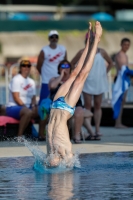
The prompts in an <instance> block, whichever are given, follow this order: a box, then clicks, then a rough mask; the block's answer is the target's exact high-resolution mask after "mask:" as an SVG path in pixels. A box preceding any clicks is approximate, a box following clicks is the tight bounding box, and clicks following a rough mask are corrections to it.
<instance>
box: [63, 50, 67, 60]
mask: <svg viewBox="0 0 133 200" xmlns="http://www.w3.org/2000/svg"><path fill="white" fill-rule="evenodd" d="M64 60H67V51H66V53H65V57H64Z"/></svg>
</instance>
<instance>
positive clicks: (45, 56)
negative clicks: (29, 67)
mask: <svg viewBox="0 0 133 200" xmlns="http://www.w3.org/2000/svg"><path fill="white" fill-rule="evenodd" d="M48 39H49V42H50V43H49V45H46V46H44V47H43V48H42V50H41V52H40V54H39V56H38V61H37V69H38V71H39V73H40V75H41V78H42V87H41V92H40V102H41V100H42V99H45V98H47V97H48V95H49V89H48V83H49V80H50V79H51V78H52V77H56V76H58V72H57V67H58V64H59V63H60V62H61V61H62V60H64V59H67V52H66V48H65V47H64V46H63V45H59V44H57V43H58V40H59V33H58V32H57V31H56V30H51V31H50V32H49V34H48ZM40 102H39V103H40Z"/></svg>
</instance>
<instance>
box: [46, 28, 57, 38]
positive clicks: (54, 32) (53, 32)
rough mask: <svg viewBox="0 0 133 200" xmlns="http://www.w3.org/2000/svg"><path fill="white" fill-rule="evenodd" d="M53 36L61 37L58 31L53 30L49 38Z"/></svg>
mask: <svg viewBox="0 0 133 200" xmlns="http://www.w3.org/2000/svg"><path fill="white" fill-rule="evenodd" d="M52 35H59V33H58V31H56V30H52V31H50V32H49V34H48V36H49V37H50V36H52Z"/></svg>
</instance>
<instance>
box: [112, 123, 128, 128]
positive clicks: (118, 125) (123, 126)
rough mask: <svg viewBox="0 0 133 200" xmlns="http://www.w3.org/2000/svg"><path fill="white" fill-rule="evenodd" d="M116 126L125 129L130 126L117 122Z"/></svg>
mask: <svg viewBox="0 0 133 200" xmlns="http://www.w3.org/2000/svg"><path fill="white" fill-rule="evenodd" d="M115 128H122V129H124V128H128V127H127V126H125V125H123V124H116V125H115Z"/></svg>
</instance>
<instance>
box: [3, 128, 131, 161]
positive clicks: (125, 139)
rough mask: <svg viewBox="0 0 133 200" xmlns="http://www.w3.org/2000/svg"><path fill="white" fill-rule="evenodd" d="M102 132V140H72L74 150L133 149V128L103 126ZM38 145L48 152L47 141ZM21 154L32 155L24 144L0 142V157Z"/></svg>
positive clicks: (99, 151)
mask: <svg viewBox="0 0 133 200" xmlns="http://www.w3.org/2000/svg"><path fill="white" fill-rule="evenodd" d="M101 133H102V134H103V136H102V137H101V140H100V141H85V142H83V143H82V144H74V143H73V142H72V143H73V151H74V152H76V151H78V152H79V153H101V152H122V151H133V128H127V129H116V128H113V127H101ZM33 144H34V142H33ZM38 146H39V148H40V149H41V150H42V151H44V152H45V153H46V142H38ZM20 156H32V154H31V152H30V151H29V150H28V148H27V147H25V146H24V145H23V144H19V143H17V142H11V141H3V142H0V157H20Z"/></svg>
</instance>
